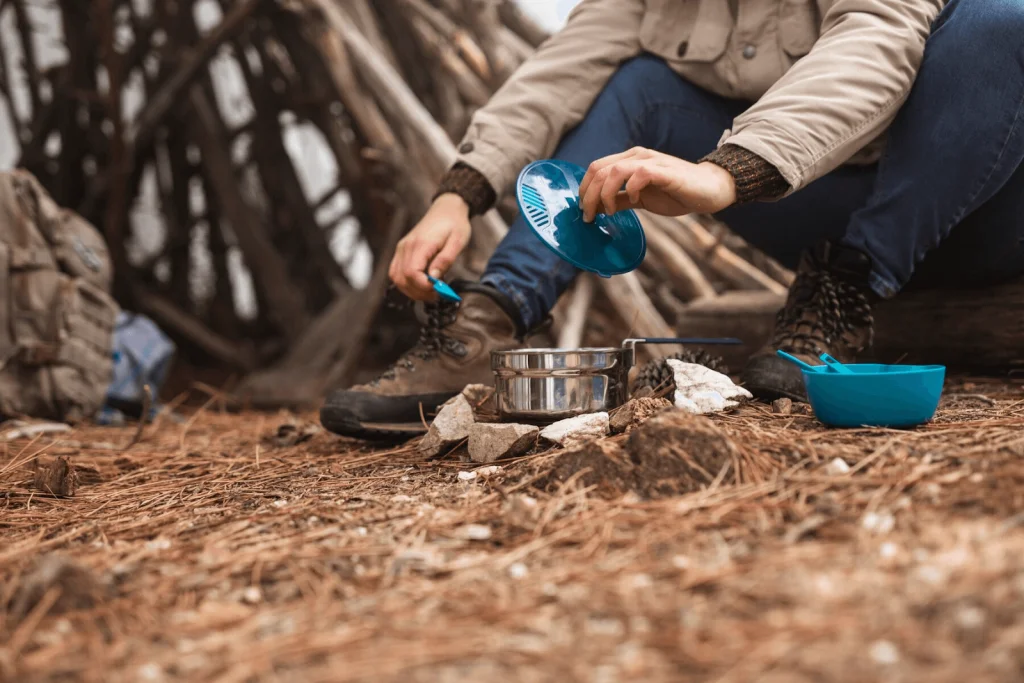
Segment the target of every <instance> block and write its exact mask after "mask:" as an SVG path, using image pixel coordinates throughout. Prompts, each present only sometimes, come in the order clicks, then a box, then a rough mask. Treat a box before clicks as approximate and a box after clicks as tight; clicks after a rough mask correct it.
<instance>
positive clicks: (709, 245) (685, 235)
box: [668, 216, 786, 294]
mask: <svg viewBox="0 0 1024 683" xmlns="http://www.w3.org/2000/svg"><path fill="white" fill-rule="evenodd" d="M678 221H679V224H680V229H678V230H673V231H671V232H669V233H668V234H669V235H670V236H671V237H672V238H673V239H675V240H676V241H677V242H678V243H679V245H680V246H681V247H682V248H683V249H685V250H686V251H687V252H689V254H690V256H692V257H693V258H694V260H695V261H697V262H698V263H702V264H704V265H705V266H706V267H707V268H709V269H710V270H711V271H713V272H714V273H716V274H717V275H718V276H719V277H721V278H722V279H723V280H725V281H726V282H728V283H729V284H730V285H732V286H733V287H734V288H736V289H753V290H758V289H765V290H768V291H769V292H774V293H776V294H784V293H785V292H786V287H785V286H783V285H781V284H779V283H778V282H776V281H775V280H774V279H772V278H770V277H768V276H767V275H765V274H764V273H762V272H761V271H760V270H758V269H757V268H755V267H754V266H753V265H751V264H750V263H748V262H747V261H745V260H743V259H742V258H740V257H739V256H737V255H736V254H734V253H732V252H731V251H729V249H728V248H727V247H726V246H725V245H724V244H722V243H721V242H720V241H719V240H718V239H716V238H715V236H714V235H712V234H711V233H710V232H708V231H707V229H706V228H705V227H704V226H703V225H701V224H700V223H698V222H697V221H696V220H694V219H693V218H691V217H690V216H681V217H679V218H678Z"/></svg>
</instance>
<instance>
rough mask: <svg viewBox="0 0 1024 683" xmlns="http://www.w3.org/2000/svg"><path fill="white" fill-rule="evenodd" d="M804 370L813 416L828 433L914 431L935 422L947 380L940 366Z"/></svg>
mask: <svg viewBox="0 0 1024 683" xmlns="http://www.w3.org/2000/svg"><path fill="white" fill-rule="evenodd" d="M846 367H847V368H849V369H850V370H851V371H852V372H851V374H843V373H839V372H836V371H834V370H833V369H831V368H829V367H828V366H820V367H815V369H814V370H801V372H802V373H803V376H804V386H806V387H807V398H808V400H809V401H810V403H811V408H813V409H814V415H815V417H817V418H818V419H819V420H820V421H821V422H822V423H824V424H826V425H829V426H830V427H892V428H906V427H916V426H918V425H922V424H924V423H926V422H928V421H930V420H931V419H932V418H933V417H935V411H936V410H937V409H938V407H939V399H940V398H941V397H942V387H943V383H944V382H945V380H946V368H945V367H943V366H941V365H868V364H860V365H847V366H846Z"/></svg>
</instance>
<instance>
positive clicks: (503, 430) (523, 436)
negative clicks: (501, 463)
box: [469, 424, 540, 463]
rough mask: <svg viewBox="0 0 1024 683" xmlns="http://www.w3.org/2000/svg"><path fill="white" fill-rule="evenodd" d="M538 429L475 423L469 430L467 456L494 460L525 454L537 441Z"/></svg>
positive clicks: (481, 459) (527, 426) (523, 426)
mask: <svg viewBox="0 0 1024 683" xmlns="http://www.w3.org/2000/svg"><path fill="white" fill-rule="evenodd" d="M539 433H540V429H538V428H537V427H533V426H531V425H520V424H475V425H473V426H472V427H471V428H470V430H469V457H470V459H472V460H473V462H485V463H486V462H494V461H495V460H502V459H504V458H514V457H516V456H519V455H524V454H526V452H527V451H529V450H530V449H531V448H533V447H534V445H535V444H536V443H537V435H538V434H539Z"/></svg>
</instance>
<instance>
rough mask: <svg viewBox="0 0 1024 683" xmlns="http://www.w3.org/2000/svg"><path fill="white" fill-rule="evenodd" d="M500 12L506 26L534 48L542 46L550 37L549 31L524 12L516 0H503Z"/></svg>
mask: <svg viewBox="0 0 1024 683" xmlns="http://www.w3.org/2000/svg"><path fill="white" fill-rule="evenodd" d="M498 14H499V16H501V21H502V23H503V24H505V26H507V27H508V28H509V29H510V30H511V31H513V32H514V33H515V34H516V35H518V36H519V37H520V38H522V39H523V40H525V41H526V42H527V44H529V45H530V46H531V47H533V48H538V47H540V46H541V44H542V43H543V42H544V41H545V40H547V39H548V38H549V37H550V34H549V33H548V32H547V31H545V30H544V29H543V28H541V27H540V26H539V25H538V24H537V22H535V21H534V20H533V19H531V18H530V17H528V16H527V15H526V13H525V12H523V10H522V9H521V8H520V7H519V5H518V4H517V3H516V1H515V0H501V4H500V5H498Z"/></svg>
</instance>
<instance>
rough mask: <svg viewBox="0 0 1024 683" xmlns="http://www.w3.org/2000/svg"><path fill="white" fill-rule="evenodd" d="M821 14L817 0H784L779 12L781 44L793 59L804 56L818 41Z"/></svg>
mask: <svg viewBox="0 0 1024 683" xmlns="http://www.w3.org/2000/svg"><path fill="white" fill-rule="evenodd" d="M820 33H821V15H820V14H819V13H818V7H817V4H816V3H815V0H783V1H782V7H781V9H780V12H779V44H780V45H781V47H782V49H783V51H784V52H785V53H786V54H787V55H789V56H790V57H792V58H793V59H799V58H800V57H803V56H804V55H806V54H807V53H808V52H810V51H811V48H812V47H814V44H815V43H816V42H817V41H818V36H819V35H820Z"/></svg>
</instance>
